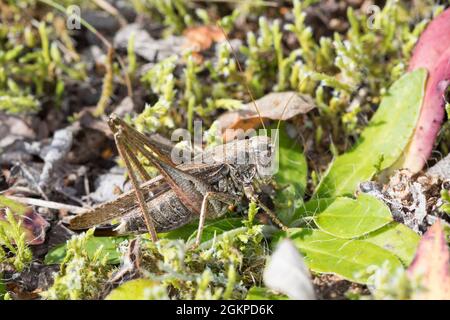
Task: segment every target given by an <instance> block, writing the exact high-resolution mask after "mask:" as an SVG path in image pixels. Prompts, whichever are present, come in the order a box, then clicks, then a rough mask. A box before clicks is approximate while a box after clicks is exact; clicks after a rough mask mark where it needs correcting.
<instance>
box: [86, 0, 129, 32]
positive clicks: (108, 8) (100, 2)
mask: <svg viewBox="0 0 450 320" xmlns="http://www.w3.org/2000/svg"><path fill="white" fill-rule="evenodd" d="M94 2H95V4H96V5H97V6H99V7H100V8H101V9H103V10H105V11H106V12H108V13H109V14H110V15H112V16H114V17H115V18H116V19H117V20H118V21H119V23H120V25H121V26H122V27H123V26H126V25H127V20H126V19H125V18H124V17H123V15H122V14H121V13H120V12H119V10H117V9H116V8H115V7H113V6H112V5H111V4H109V3H108V2H107V1H105V0H94Z"/></svg>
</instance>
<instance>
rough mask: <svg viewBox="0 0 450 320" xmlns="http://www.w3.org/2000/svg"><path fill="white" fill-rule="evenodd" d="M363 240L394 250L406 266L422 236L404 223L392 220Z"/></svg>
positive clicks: (410, 260)
mask: <svg viewBox="0 0 450 320" xmlns="http://www.w3.org/2000/svg"><path fill="white" fill-rule="evenodd" d="M361 240H364V241H367V242H370V243H373V244H376V245H377V246H379V247H382V248H384V249H386V250H388V251H390V252H392V253H393V254H395V255H396V256H397V257H399V258H400V260H401V261H402V262H403V264H404V265H405V266H409V264H410V263H411V262H412V260H413V258H414V255H415V253H416V249H417V246H418V245H419V241H420V236H419V235H418V234H417V233H415V232H414V231H412V230H411V229H410V228H408V227H407V226H405V225H404V224H401V223H397V222H392V223H390V224H388V225H387V226H384V227H383V228H381V229H379V230H376V231H374V232H371V233H369V234H368V235H366V236H364V237H362V238H361Z"/></svg>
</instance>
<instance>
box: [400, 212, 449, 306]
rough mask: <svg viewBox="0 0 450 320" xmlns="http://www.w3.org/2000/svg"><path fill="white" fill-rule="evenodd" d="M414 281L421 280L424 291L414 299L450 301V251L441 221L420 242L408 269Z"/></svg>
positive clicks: (415, 295)
mask: <svg viewBox="0 0 450 320" xmlns="http://www.w3.org/2000/svg"><path fill="white" fill-rule="evenodd" d="M408 275H409V276H410V278H412V279H420V283H421V286H422V287H423V288H424V290H420V292H417V293H413V296H412V299H421V300H423V299H425V300H436V299H437V300H450V264H449V251H448V246H447V243H446V241H445V235H444V230H443V228H442V226H441V223H440V221H439V220H437V222H436V223H435V224H434V225H432V226H431V227H430V228H429V229H428V231H427V232H426V233H425V234H424V235H423V237H422V240H420V243H419V247H418V248H417V252H416V256H415V258H414V260H413V262H412V263H411V265H410V266H409V268H408Z"/></svg>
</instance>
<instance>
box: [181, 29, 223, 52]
mask: <svg viewBox="0 0 450 320" xmlns="http://www.w3.org/2000/svg"><path fill="white" fill-rule="evenodd" d="M183 34H184V36H185V37H186V39H187V40H188V46H189V47H192V49H194V50H195V51H203V50H206V49H209V48H210V47H211V46H212V44H213V43H214V42H220V41H224V40H225V35H224V34H223V32H222V30H221V29H220V28H219V27H217V26H200V27H190V28H187V29H185V30H184V32H183Z"/></svg>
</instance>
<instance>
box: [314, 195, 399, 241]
mask: <svg viewBox="0 0 450 320" xmlns="http://www.w3.org/2000/svg"><path fill="white" fill-rule="evenodd" d="M391 221H392V215H391V212H390V210H389V208H388V207H387V206H386V205H385V204H384V203H383V202H382V201H380V200H378V199H377V198H375V197H373V196H371V195H368V194H364V193H363V194H361V195H360V196H359V197H358V198H357V199H351V198H344V197H339V198H336V200H335V201H334V202H333V203H332V204H331V205H330V206H329V207H328V208H326V209H325V210H324V211H323V212H322V213H320V214H318V215H316V216H315V217H314V222H315V223H316V224H317V226H318V227H319V228H320V229H321V230H322V231H324V232H326V233H329V234H332V235H334V236H336V237H338V238H344V239H351V238H356V237H360V236H362V235H365V234H368V233H369V232H372V231H374V230H377V229H379V228H381V227H383V226H385V225H386V224H388V223H389V222H391Z"/></svg>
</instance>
